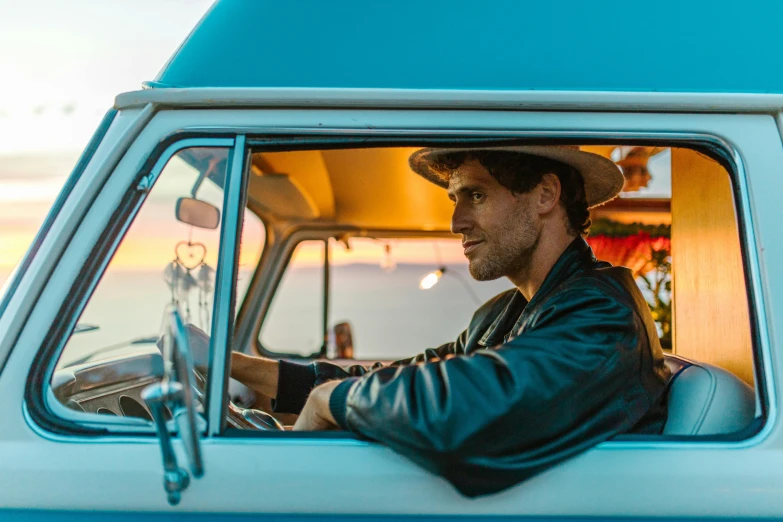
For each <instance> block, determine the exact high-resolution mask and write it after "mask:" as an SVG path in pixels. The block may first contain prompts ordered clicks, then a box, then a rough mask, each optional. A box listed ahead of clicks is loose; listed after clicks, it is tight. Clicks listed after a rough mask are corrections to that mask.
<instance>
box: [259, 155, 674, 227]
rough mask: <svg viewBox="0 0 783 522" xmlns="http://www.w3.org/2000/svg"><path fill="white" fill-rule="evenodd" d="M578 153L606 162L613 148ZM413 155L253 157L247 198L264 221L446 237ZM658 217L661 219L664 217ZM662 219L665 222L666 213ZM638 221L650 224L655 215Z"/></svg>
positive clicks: (447, 213) (447, 217)
mask: <svg viewBox="0 0 783 522" xmlns="http://www.w3.org/2000/svg"><path fill="white" fill-rule="evenodd" d="M582 149H583V150H589V151H590V152H593V153H596V154H600V155H602V156H605V157H609V156H610V155H611V153H612V150H613V149H615V146H589V147H582ZM415 150H417V148H405V147H395V148H367V149H343V150H321V151H318V150H315V151H293V152H271V153H256V154H254V155H253V167H252V171H253V175H252V176H251V179H250V184H249V187H248V190H249V197H250V198H251V199H252V200H254V202H255V203H256V204H258V205H260V208H261V209H262V210H265V211H267V212H268V213H269V215H268V216H267V217H268V218H270V217H272V218H273V217H277V218H278V219H281V218H285V219H291V218H292V216H290V215H288V216H284V215H283V214H282V211H281V210H280V209H283V208H287V209H293V208H296V209H309V210H307V211H304V210H303V211H297V212H301V213H300V214H299V216H298V217H299V219H302V220H313V219H315V220H318V221H328V222H336V223H339V224H346V225H353V226H357V227H361V228H370V229H372V228H381V229H385V228H389V229H410V230H440V231H446V230H448V229H449V227H450V221H451V211H452V205H451V202H450V201H449V199H448V198H447V197H446V191H445V190H444V189H442V188H440V187H438V186H436V185H433V184H432V183H429V182H428V181H425V180H424V179H423V178H421V177H420V176H418V175H416V174H415V173H413V171H411V170H410V168H409V167H408V157H409V156H410V155H411V153H413V152H414V151H415ZM265 174H266V175H268V174H277V175H280V174H285V175H287V176H288V178H289V185H288V186H286V190H270V187H273V186H274V187H279V186H281V185H280V184H279V183H277V184H269V183H264V181H271V180H264V179H263V177H264V175H265ZM278 177H279V176H278ZM278 181H279V180H278ZM640 210H641V209H640ZM622 212H623V216H622V219H621V220H622V221H628V220H629V219H633V216H632V215H631V217H630V218H629V216H628V213H629V209H628V208H623V209H622ZM600 213H601V214H602V215H603V217H610V218H611V217H612V213H613V210H612V209H611V205H608V206H607V205H605V206H604V207H602V208H601V211H600ZM658 214H660V215H659V216H658V217H659V218H662V219H663V214H664V213H663V212H659V213H658ZM665 214H666V216H667V217H668V212H666V213H665ZM618 217H621V216H619V215H618ZM639 217H640V218H643V219H640V220H643V221H656V215H647V214H644V215H639ZM294 218H296V217H294Z"/></svg>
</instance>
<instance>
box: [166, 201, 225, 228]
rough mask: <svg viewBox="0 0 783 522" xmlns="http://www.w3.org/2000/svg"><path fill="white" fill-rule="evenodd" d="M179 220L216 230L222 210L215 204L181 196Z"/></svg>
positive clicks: (178, 207) (178, 208) (178, 203)
mask: <svg viewBox="0 0 783 522" xmlns="http://www.w3.org/2000/svg"><path fill="white" fill-rule="evenodd" d="M176 216H177V220H178V221H180V222H182V223H185V224H186V225H192V226H194V227H198V228H207V229H211V230H214V229H216V228H217V227H218V225H220V210H219V209H218V208H217V207H215V206H214V205H212V204H210V203H207V202H206V201H201V200H200V199H193V198H179V199H178V200H177V208H176Z"/></svg>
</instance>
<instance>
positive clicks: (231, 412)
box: [193, 368, 285, 431]
mask: <svg viewBox="0 0 783 522" xmlns="http://www.w3.org/2000/svg"><path fill="white" fill-rule="evenodd" d="M206 390H207V378H206V375H204V373H202V369H198V368H193V391H194V392H195V395H196V399H197V400H198V403H199V404H200V405H201V407H202V409H203V406H204V396H205V395H206ZM227 421H228V423H229V425H231V426H232V427H234V428H239V429H251V430H252V429H255V430H265V431H283V430H284V429H285V428H283V425H282V424H280V422H279V421H278V420H277V419H275V418H274V417H273V416H271V415H270V414H268V413H267V412H265V411H262V410H254V409H250V408H240V407H239V406H237V405H236V404H234V403H233V402H231V399H229V400H228V418H227Z"/></svg>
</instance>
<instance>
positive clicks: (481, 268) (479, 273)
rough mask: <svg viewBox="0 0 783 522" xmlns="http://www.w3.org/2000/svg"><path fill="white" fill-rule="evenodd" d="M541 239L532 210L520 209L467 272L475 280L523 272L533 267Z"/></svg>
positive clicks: (487, 243)
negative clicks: (532, 261)
mask: <svg viewBox="0 0 783 522" xmlns="http://www.w3.org/2000/svg"><path fill="white" fill-rule="evenodd" d="M538 240H539V238H538V234H537V233H536V229H535V223H534V221H533V218H532V215H531V213H530V212H529V211H528V210H527V209H520V213H519V214H518V215H516V216H514V217H513V218H512V219H510V220H509V221H507V222H506V227H504V228H503V230H502V231H501V232H500V233H499V234H497V235H496V237H494V238H493V239H492V242H491V243H490V242H489V241H487V242H486V243H485V245H484V246H485V247H489V248H485V249H484V250H486V251H485V252H482V255H481V257H479V258H477V259H474V260H471V261H470V264H469V265H468V271H469V272H470V275H471V276H472V277H473V279H475V280H476V281H492V280H495V279H499V278H501V277H507V276H513V275H516V274H519V273H522V272H523V271H526V270H527V269H528V268H529V266H530V262H531V259H532V258H533V253H534V252H535V251H536V248H538Z"/></svg>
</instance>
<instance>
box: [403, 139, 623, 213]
mask: <svg viewBox="0 0 783 522" xmlns="http://www.w3.org/2000/svg"><path fill="white" fill-rule="evenodd" d="M493 150H497V151H509V152H519V153H521V154H527V155H531V156H541V157H542V158H549V159H551V160H555V161H559V162H560V163H564V164H566V165H570V166H571V167H573V168H574V169H576V171H577V172H579V174H580V175H581V176H582V180H583V181H584V185H585V196H586V197H587V206H588V208H590V207H595V206H597V205H601V204H603V203H606V202H607V201H609V200H611V199H613V198H614V197H615V196H617V194H619V193H620V191H621V190H622V188H623V183H624V178H623V174H622V172H620V169H619V168H617V165H615V164H614V163H613V162H612V161H610V160H608V159H606V158H604V157H603V156H599V155H597V154H593V153H591V152H583V151H580V150H579V149H577V148H573V147H555V146H543V145H524V146H514V147H477V148H464V149H457V148H427V149H421V150H417V151H416V152H414V153H413V154H411V157H410V159H409V160H408V163H409V164H410V167H411V169H413V171H414V172H415V173H416V174H419V175H420V176H422V177H424V178H425V179H427V180H428V181H431V182H432V183H435V184H436V185H438V186H440V187H443V188H447V187H448V186H449V176H450V175H451V173H446V172H441V171H438V170H435V169H434V168H433V165H434V164H437V163H439V162H441V161H443V159H444V158H446V157H447V156H448V155H449V154H457V153H464V152H468V153H469V152H473V151H493ZM520 174H521V175H524V173H520Z"/></svg>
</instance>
